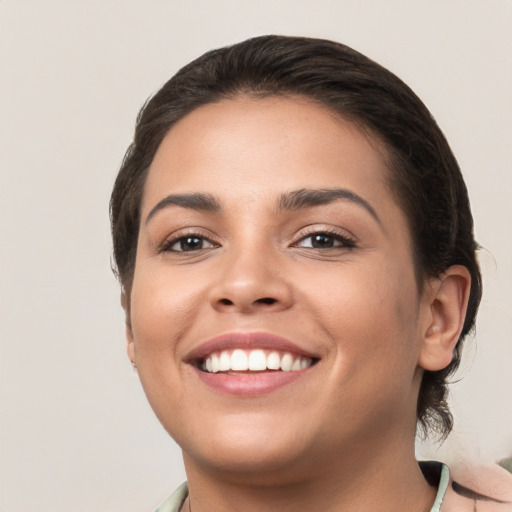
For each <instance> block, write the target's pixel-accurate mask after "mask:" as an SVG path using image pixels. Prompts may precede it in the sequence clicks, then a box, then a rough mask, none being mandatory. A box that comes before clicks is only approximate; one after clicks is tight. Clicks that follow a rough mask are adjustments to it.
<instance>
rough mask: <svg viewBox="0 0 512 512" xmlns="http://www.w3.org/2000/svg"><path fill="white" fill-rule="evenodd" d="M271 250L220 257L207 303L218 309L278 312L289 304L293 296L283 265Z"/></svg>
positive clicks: (241, 311) (246, 311)
mask: <svg viewBox="0 0 512 512" xmlns="http://www.w3.org/2000/svg"><path fill="white" fill-rule="evenodd" d="M270 253H271V251H257V252H254V251H250V250H248V251H246V252H243V253H240V252H238V253H236V254H232V255H230V256H229V257H226V258H223V262H222V267H221V268H218V273H217V275H216V276H215V281H214V283H215V284H214V285H213V286H212V288H211V290H210V303H211V305H212V307H213V308H214V309H216V310H217V311H220V312H225V313H229V312H240V313H245V314H251V313H262V312H277V311H283V310H285V309H288V308H289V307H291V305H292V303H293V295H292V289H291V285H290V283H289V282H288V281H287V279H286V278H285V273H284V272H283V269H282V265H280V264H279V262H277V261H276V258H272V256H271V254H270Z"/></svg>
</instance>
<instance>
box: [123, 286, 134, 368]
mask: <svg viewBox="0 0 512 512" xmlns="http://www.w3.org/2000/svg"><path fill="white" fill-rule="evenodd" d="M129 302H130V301H129V299H128V297H127V294H126V292H125V291H124V290H123V291H122V292H121V306H122V307H123V309H124V315H125V336H126V352H127V354H128V358H129V359H130V361H131V363H132V365H133V367H134V368H135V366H136V365H135V343H134V341H133V330H132V322H131V318H130V304H129Z"/></svg>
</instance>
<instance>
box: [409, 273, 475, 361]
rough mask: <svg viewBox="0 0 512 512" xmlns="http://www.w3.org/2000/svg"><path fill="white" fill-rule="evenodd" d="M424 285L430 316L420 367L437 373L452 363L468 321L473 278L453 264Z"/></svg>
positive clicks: (428, 317) (425, 332) (425, 329)
mask: <svg viewBox="0 0 512 512" xmlns="http://www.w3.org/2000/svg"><path fill="white" fill-rule="evenodd" d="M425 286H426V287H428V288H426V289H425V292H424V293H425V298H426V300H427V304H426V306H427V307H428V316H427V321H426V323H425V327H424V332H423V341H422V347H421V351H420V357H419V360H418V365H419V366H420V367H421V368H423V369H424V370H430V371H437V370H442V369H443V368H446V367H447V366H448V365H449V364H450V363H451V361H452V358H453V351H454V350H455V346H456V345H457V342H458V341H459V336H460V333H461V331H462V327H463V325H464V320H465V318H466V310H467V306H468V300H469V292H470V288H471V275H470V273H469V270H468V269H467V268H466V267H463V266H462V265H453V266H451V267H450V268H448V269H447V270H446V271H445V272H444V273H443V274H442V276H440V277H437V278H434V279H431V280H429V281H427V283H425Z"/></svg>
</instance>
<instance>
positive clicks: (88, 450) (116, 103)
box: [0, 0, 512, 512]
mask: <svg viewBox="0 0 512 512" xmlns="http://www.w3.org/2000/svg"><path fill="white" fill-rule="evenodd" d="M264 33H281V34H293V35H308V36H317V37H325V38H331V39H335V40H338V41H341V42H344V43H346V44H349V45H351V46H353V47H355V48H356V49H358V50H360V51H362V52H363V53H366V54H367V55H369V56H370V57H372V58H374V59H375V60H377V61H378V62H380V63H382V64H384V65H385V66H387V67H389V68H390V69H391V70H392V71H394V72H395V73H397V74H398V75H399V76H400V77H401V78H403V79H404V80H405V81H406V82H407V83H408V84H409V85H410V86H411V87H412V88H413V89H414V90H415V91H416V92H417V93H418V94H419V95H420V97H421V98H422V99H423V100H424V101H425V103H426V104H427V106H428V107H429V108H430V110H431V111H432V113H433V114H434V116H435V117H436V118H437V120H438V122H439V124H440V125H441V127H442V129H443V130H444V131H445V133H446V134H447V137H448V139H449V141H450V143H451V145H452V147H453V149H454V152H455V154H456V155H457V157H458V159H459V162H460V164H461V167H462V169H463V172H464V174H465V176H466V179H467V184H468V187H469V191H470V195H471V197H472V205H473V210H474V215H475V219H476V232H477V237H478V239H479V241H480V242H481V244H482V245H483V246H484V247H485V248H486V250H485V251H483V252H482V253H481V262H482V266H483V271H484V283H485V296H484V300H483V303H482V307H481V314H480V318H479V323H478V331H477V335H476V337H475V341H473V342H471V343H469V345H468V353H467V357H466V358H465V363H464V365H463V368H462V370H461V372H460V373H459V377H464V378H463V380H462V381H461V382H459V383H458V384H456V385H455V386H454V388H453V398H452V403H453V406H454V409H455V415H456V420H457V422H456V429H455V432H454V433H453V435H452V436H451V437H450V439H449V440H448V441H447V442H446V443H445V444H444V445H443V446H442V447H441V448H440V449H438V447H436V446H430V445H422V446H419V447H418V451H419V454H420V455H422V456H429V457H436V458H441V459H443V460H457V459H460V458H462V457H470V458H482V459H485V460H492V459H496V458H499V457H503V456H509V455H511V454H512V406H511V404H512V400H511V398H512V392H511V390H512V371H511V368H512V342H511V332H512V315H511V313H510V312H511V311H512V293H511V290H512V265H511V262H512V229H511V228H512V172H511V168H512V167H511V164H512V136H511V133H512V132H511V119H512V100H511V95H510V91H511V90H512V59H511V49H512V3H511V2H510V1H509V0H488V1H485V2H484V1H482V0H478V1H476V0H416V1H414V0H387V1H386V0H366V1H365V0H336V1H334V0H333V1H330V0H281V1H279V0H273V1H271V0H258V1H251V2H245V1H242V0H238V1H234V0H215V1H206V0H189V1H163V0H159V1H157V0H150V1H147V0H146V1H143V0H101V1H99V0H89V1H74V0H60V1H59V0H46V1H45V0H32V1H29V0H27V1H23V0H11V1H9V0H0V73H1V75H0V173H1V174H0V180H1V182H0V230H1V231H0V235H1V238H0V240H1V242H0V243H1V265H0V272H1V275H0V300H1V302H0V305H1V311H2V317H1V322H0V343H1V347H0V512H21V511H26V510H38V511H39V512H50V511H52V512H53V511H55V510H67V509H72V510H74V511H77V512H78V511H90V510H94V511H96V512H107V511H120V510H123V511H125V512H135V511H143V510H147V511H151V510H152V507H153V508H154V507H156V506H157V505H158V504H159V503H160V502H161V501H162V500H163V499H164V498H165V497H166V496H167V495H168V494H169V493H170V492H171V491H172V490H173V488H174V487H175V486H176V485H177V484H178V483H180V482H181V481H182V480H183V479H184V472H183V469H182V465H181V460H180V455H179V450H178V448H177V447H176V446H175V445H174V443H173V442H172V441H171V440H170V438H169V437H168V436H167V434H166V433H165V432H164V431H163V429H162V428H161V427H160V425H159V424H158V422H157V420H156V419H155V418H154V416H153V413H152V412H151V410H150V409H149V406H148V405H147V404H146V401H145V397H144V395H143V392H142V390H141V388H140V384H139V382H138V379H137V377H136V376H135V375H134V374H133V372H132V370H131V367H130V364H129V362H128V359H127V358H126V356H125V351H124V329H123V315H122V311H121V308H120V306H119V290H118V287H117V283H116V282H115V280H114V278H113V276H112V274H111V272H110V266H109V255H110V248H111V245H110V238H109V224H108V215H107V213H108V200H109V194H110V190H111V187H112V184H113V180H114V178H115V175H116V172H117V169H118V167H119V164H120V161H121V158H122V155H123V153H124V150H125V148H126V146H127V145H128V143H129V142H130V140H131V137H132V130H133V126H134V120H135V116H136V114H137V111H138V109H139V107H140V106H141V105H142V103H143V102H144V100H145V99H146V97H147V96H148V95H149V94H151V93H152V92H154V91H155V90H156V89H157V88H158V87H159V86H160V85H162V84H163V82H164V81H165V80H167V79H168V78H169V77H170V76H171V75H172V74H174V72H176V71H177V70H178V68H179V67H181V66H182V65H184V64H185V63H187V62H188V61H189V60H190V59H192V58H194V57H196V56H198V55H199V54H201V53H203V52H204V51H206V50H208V49H211V48H213V47H216V46H219V45H224V44H228V43H233V42H236V41H238V40H241V39H244V38H247V37H249V36H254V35H259V34H264Z"/></svg>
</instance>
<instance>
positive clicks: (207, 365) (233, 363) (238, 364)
mask: <svg viewBox="0 0 512 512" xmlns="http://www.w3.org/2000/svg"><path fill="white" fill-rule="evenodd" d="M317 361H318V359H315V358H311V357H306V356H302V355H298V354H293V353H291V352H287V351H279V350H265V349H259V348H258V349H245V350H244V349H240V348H237V349H234V350H221V351H217V352H212V353H210V354H208V355H207V356H205V357H204V358H202V359H200V360H198V361H197V362H196V367H197V368H198V369H199V370H201V371H202V372H205V373H222V374H239V373H240V372H244V373H252V372H255V373H257V372H260V373H261V372H269V371H271V372H296V371H300V370H305V369H307V368H309V367H311V366H313V365H314V364H315V363H316V362H317Z"/></svg>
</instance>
